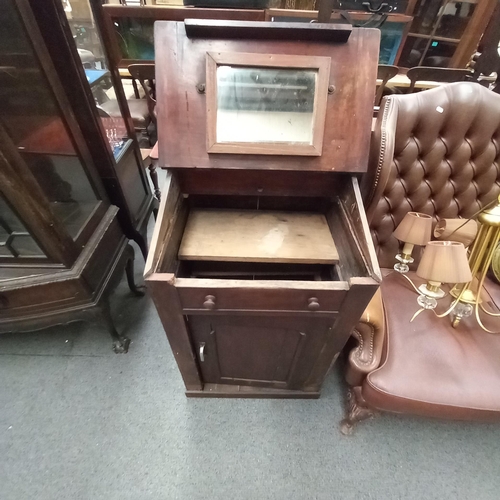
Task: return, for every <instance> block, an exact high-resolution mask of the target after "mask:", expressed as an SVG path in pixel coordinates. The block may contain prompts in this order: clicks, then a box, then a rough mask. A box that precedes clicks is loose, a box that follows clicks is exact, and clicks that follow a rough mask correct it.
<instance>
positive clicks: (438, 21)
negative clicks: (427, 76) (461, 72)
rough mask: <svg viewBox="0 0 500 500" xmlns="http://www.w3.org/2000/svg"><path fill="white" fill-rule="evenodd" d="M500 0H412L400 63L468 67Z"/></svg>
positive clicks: (408, 65)
mask: <svg viewBox="0 0 500 500" xmlns="http://www.w3.org/2000/svg"><path fill="white" fill-rule="evenodd" d="M496 4H497V0H477V1H476V0H472V1H467V2H455V1H451V0H412V1H410V2H408V7H407V10H406V14H407V15H410V16H413V22H412V23H411V27H410V31H409V33H408V37H407V40H406V43H405V44H404V48H403V50H402V53H401V57H400V59H399V61H398V62H397V64H398V66H403V67H406V68H411V67H414V66H437V67H446V66H447V67H450V68H465V66H466V65H467V63H468V62H469V59H470V57H471V56H472V54H473V53H474V51H475V49H476V47H477V44H478V42H479V40H480V38H481V35H482V33H483V31H484V30H485V28H486V26H487V24H488V21H489V19H490V17H491V15H492V13H493V10H494V9H495V6H496Z"/></svg>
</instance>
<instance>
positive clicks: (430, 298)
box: [417, 241, 472, 309]
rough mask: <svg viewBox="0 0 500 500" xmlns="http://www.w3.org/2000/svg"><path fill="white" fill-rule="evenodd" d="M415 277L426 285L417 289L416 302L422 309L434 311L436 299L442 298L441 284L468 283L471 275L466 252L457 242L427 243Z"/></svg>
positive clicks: (461, 244) (443, 293)
mask: <svg viewBox="0 0 500 500" xmlns="http://www.w3.org/2000/svg"><path fill="white" fill-rule="evenodd" d="M417 276H419V277H420V278H423V279H425V280H426V281H427V283H425V284H422V285H420V286H419V287H418V290H419V292H420V294H421V295H419V297H418V299H417V302H418V304H419V305H420V306H421V307H422V308H423V309H434V308H435V307H436V306H437V301H436V299H440V298H442V297H444V295H445V292H444V291H443V290H442V289H441V283H469V282H470V281H472V273H471V270H470V267H469V263H468V260H467V251H466V250H465V247H464V245H463V243H460V242H458V241H429V242H428V243H427V245H426V247H425V249H424V253H423V255H422V258H421V260H420V264H419V266H418V269H417Z"/></svg>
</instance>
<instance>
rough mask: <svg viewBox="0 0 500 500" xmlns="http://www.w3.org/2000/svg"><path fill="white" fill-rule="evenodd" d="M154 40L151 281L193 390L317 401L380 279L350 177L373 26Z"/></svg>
mask: <svg viewBox="0 0 500 500" xmlns="http://www.w3.org/2000/svg"><path fill="white" fill-rule="evenodd" d="M155 35H156V38H155V45H156V67H157V73H156V75H157V98H158V103H159V115H158V122H159V124H160V128H159V131H160V137H159V154H160V166H162V167H164V168H167V169H168V179H167V183H166V185H165V187H164V190H163V192H162V202H161V206H160V210H159V217H158V220H157V223H156V227H155V232H154V235H153V240H152V244H151V250H150V254H149V256H148V261H147V263H146V271H145V277H146V283H147V286H148V287H149V288H150V291H151V294H152V297H153V300H154V302H155V304H156V308H157V310H158V313H159V315H160V317H161V319H162V322H163V325H164V327H165V331H166V334H167V337H168V339H169V342H170V345H171V347H172V350H173V353H174V356H175V358H176V361H177V364H178V366H179V370H180V372H181V374H182V377H183V379H184V383H185V385H186V395H187V396H190V397H257V398H260V397H267V398H273V397H275V398H317V397H319V395H320V390H321V385H322V383H323V380H324V379H325V377H326V376H327V374H328V371H329V369H330V367H331V366H332V364H333V363H334V362H335V360H336V359H337V357H338V355H339V353H340V352H341V350H342V348H343V346H344V344H345V342H346V341H347V339H348V338H349V335H350V333H351V330H352V328H353V327H354V326H355V325H356V323H357V321H358V319H359V318H360V316H361V314H362V312H363V311H364V309H365V307H366V305H367V304H368V302H369V300H370V299H371V297H372V295H373V294H374V293H375V291H376V289H377V287H378V283H379V280H380V271H379V269H378V265H377V262H376V257H375V253H374V250H373V246H372V242H371V238H370V234H369V230H368V226H367V223H366V218H365V213H364V209H363V203H362V201H361V196H360V192H359V187H358V178H357V177H358V175H359V174H361V173H363V172H364V171H365V170H366V167H367V159H368V149H369V140H370V126H371V114H372V105H373V95H374V91H375V80H376V73H377V60H378V47H379V42H380V34H379V31H378V30H372V29H353V30H352V31H351V28H350V26H344V27H340V28H339V27H338V26H333V25H320V24H305V23H304V24H301V23H293V24H292V23H258V22H257V23H252V22H240V21H232V22H228V21H224V22H222V21H220V22H219V21H202V20H186V21H185V22H160V23H157V25H156V32H155ZM298 40H302V41H298ZM181 97H182V98H181ZM181 138H183V139H182V140H181Z"/></svg>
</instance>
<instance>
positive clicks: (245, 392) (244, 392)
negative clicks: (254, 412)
mask: <svg viewBox="0 0 500 500" xmlns="http://www.w3.org/2000/svg"><path fill="white" fill-rule="evenodd" d="M186 396H187V397H188V398H258V399H273V398H274V399H318V398H319V396H320V393H319V392H316V391H315V392H309V391H307V392H306V391H287V390H284V389H268V388H266V387H248V386H243V385H222V384H205V386H204V388H203V390H202V391H186Z"/></svg>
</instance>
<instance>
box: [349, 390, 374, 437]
mask: <svg viewBox="0 0 500 500" xmlns="http://www.w3.org/2000/svg"><path fill="white" fill-rule="evenodd" d="M360 391H361V387H348V389H347V408H346V416H345V418H344V419H343V420H342V422H341V423H340V432H342V434H344V435H345V436H350V435H351V434H352V433H353V432H354V426H355V425H356V424H357V423H358V422H362V421H363V420H367V419H369V418H373V417H375V416H376V415H378V412H377V411H376V410H373V409H371V408H368V407H367V406H366V404H365V403H364V401H363V400H362V399H363V398H362V397H361V394H360Z"/></svg>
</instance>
